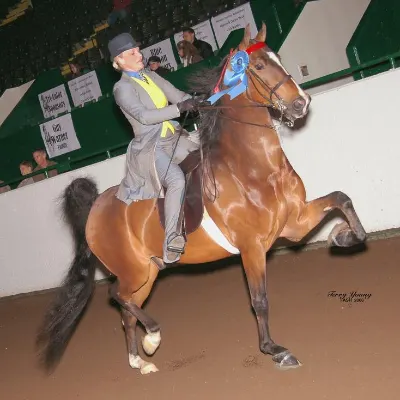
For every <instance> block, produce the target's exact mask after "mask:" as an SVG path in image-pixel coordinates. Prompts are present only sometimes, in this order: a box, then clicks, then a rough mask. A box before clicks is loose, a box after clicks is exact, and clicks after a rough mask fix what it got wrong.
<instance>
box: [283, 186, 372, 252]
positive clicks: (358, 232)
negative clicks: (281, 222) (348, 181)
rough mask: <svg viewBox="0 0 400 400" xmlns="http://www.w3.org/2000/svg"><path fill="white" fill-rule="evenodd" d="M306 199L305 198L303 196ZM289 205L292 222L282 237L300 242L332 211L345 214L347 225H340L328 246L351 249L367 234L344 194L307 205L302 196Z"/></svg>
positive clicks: (334, 195)
mask: <svg viewBox="0 0 400 400" xmlns="http://www.w3.org/2000/svg"><path fill="white" fill-rule="evenodd" d="M304 197H305V196H304ZM296 199H297V201H293V202H292V203H290V205H289V207H292V211H291V213H290V217H289V220H288V222H287V224H286V226H285V227H284V229H283V230H282V233H281V235H280V236H281V237H286V238H288V239H290V240H292V241H299V240H301V239H302V238H303V237H304V236H306V235H307V234H308V233H309V232H310V231H311V230H312V229H314V228H315V227H316V226H317V225H318V224H319V223H320V222H321V221H322V220H323V219H324V218H325V216H326V215H328V214H329V212H330V211H332V210H333V209H339V210H340V211H342V213H343V214H344V216H345V217H346V219H347V221H348V222H342V223H340V224H337V225H336V226H335V227H334V228H333V229H332V231H331V233H330V234H329V237H328V243H329V244H330V245H332V244H334V245H336V246H339V247H350V246H353V245H355V244H358V243H362V242H364V241H365V239H366V232H365V230H364V227H363V226H362V224H361V222H360V220H359V218H358V216H357V213H356V211H355V210H354V207H353V203H352V201H351V199H350V198H349V196H347V195H346V194H345V193H343V192H339V191H338V192H332V193H330V194H328V195H326V196H324V197H319V198H318V199H315V200H312V201H310V202H307V203H305V202H304V201H303V200H302V199H300V198H299V197H297V198H296Z"/></svg>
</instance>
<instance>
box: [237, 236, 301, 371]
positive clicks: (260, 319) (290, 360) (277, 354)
mask: <svg viewBox="0 0 400 400" xmlns="http://www.w3.org/2000/svg"><path fill="white" fill-rule="evenodd" d="M267 250H268V249H266V248H265V246H264V245H262V244H258V245H254V246H253V247H251V248H248V249H246V250H245V251H242V252H241V256H242V261H243V267H244V270H245V272H246V277H247V283H248V285H249V290H250V296H251V304H252V306H253V309H254V311H255V313H256V317H257V324H258V334H259V341H260V350H261V351H262V352H263V353H264V354H271V355H272V360H273V361H274V362H275V363H276V366H277V367H279V368H280V369H289V368H296V367H299V366H301V363H300V362H299V361H298V360H297V358H296V357H295V356H293V355H292V354H291V353H290V351H289V350H288V349H286V348H285V347H283V346H280V345H278V344H276V343H274V341H273V340H272V338H271V334H270V332H269V325H268V313H269V309H268V308H269V305H268V296H267V281H266V264H267V262H266V251H267Z"/></svg>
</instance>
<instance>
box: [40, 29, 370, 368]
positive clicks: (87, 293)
mask: <svg viewBox="0 0 400 400" xmlns="http://www.w3.org/2000/svg"><path fill="white" fill-rule="evenodd" d="M266 36H267V30H266V25H265V23H263V24H262V27H261V28H260V30H259V31H258V33H257V35H256V36H255V38H253V39H252V38H251V34H250V27H249V26H246V28H245V30H244V35H243V38H242V40H241V42H240V43H239V45H238V46H237V47H236V48H235V49H232V50H231V53H230V54H229V55H227V56H226V57H225V58H224V59H223V60H222V61H221V63H220V64H219V65H218V66H217V67H215V68H205V69H204V70H201V71H200V72H197V73H196V74H193V76H192V77H191V85H192V87H193V88H194V89H196V90H198V91H199V93H207V94H208V95H211V97H212V96H214V95H216V94H218V93H223V91H224V90H228V89H229V82H228V83H227V81H226V80H224V79H223V78H224V76H226V74H229V73H230V74H231V75H230V76H232V73H234V72H235V71H234V70H235V68H236V67H237V68H239V70H240V68H242V79H241V80H242V81H246V82H247V86H246V85H245V86H246V87H245V89H243V90H242V91H241V92H240V91H239V92H240V93H236V95H235V96H234V95H232V96H231V94H229V93H228V94H225V95H222V96H221V97H219V98H218V100H217V101H216V102H215V104H212V102H211V101H210V103H211V105H210V104H209V105H208V106H205V105H203V106H200V107H199V122H198V123H199V125H198V132H199V136H200V146H199V149H200V151H199V153H200V155H197V156H196V157H197V162H194V163H193V159H192V165H191V166H188V167H187V168H186V171H185V173H186V177H188V180H187V182H188V183H187V192H186V199H185V207H186V208H185V211H184V218H183V221H182V224H185V227H186V228H185V232H186V233H185V234H186V239H187V244H186V250H185V252H184V254H182V257H181V259H180V262H179V264H178V265H183V266H188V265H193V264H203V263H209V262H214V261H217V260H221V259H225V258H228V257H231V256H232V254H234V253H235V252H236V254H240V256H241V260H242V264H243V268H244V272H245V277H246V281H247V284H248V289H249V294H250V298H251V305H252V308H253V310H254V312H255V316H256V320H257V327H258V338H259V349H260V351H261V352H262V353H263V354H265V355H269V356H271V358H272V361H273V362H274V363H275V365H276V366H277V367H278V368H280V369H282V370H286V369H289V368H297V367H300V366H301V365H302V363H301V362H300V361H299V360H298V359H297V358H296V357H295V356H294V355H293V354H292V352H291V351H290V350H288V349H287V348H286V347H284V346H283V345H281V344H277V343H275V341H274V340H273V339H272V337H271V334H270V329H269V321H268V315H269V304H268V296H267V269H266V268H267V257H266V254H267V252H268V251H269V250H270V249H271V246H272V245H273V244H274V242H275V241H276V240H277V239H279V238H285V239H287V240H289V241H292V242H294V243H296V242H299V241H300V240H302V239H303V238H304V237H306V235H307V234H308V233H310V232H311V231H312V230H313V229H314V228H315V227H317V226H318V225H319V224H320V222H321V221H322V220H323V219H324V218H325V217H326V216H327V215H328V214H329V213H330V212H331V211H332V210H339V211H340V212H341V214H342V216H344V217H345V218H344V219H343V222H339V223H338V224H337V225H335V226H334V227H333V229H332V231H331V232H330V234H329V236H328V241H327V242H328V246H336V247H350V246H354V245H357V244H360V243H363V242H364V241H365V240H366V232H365V230H364V228H363V226H362V224H361V222H360V220H359V218H358V216H357V213H356V211H355V209H354V206H353V203H352V201H351V199H350V198H349V196H348V195H346V194H345V193H343V192H341V191H335V192H331V193H329V194H327V195H325V196H323V197H319V198H316V199H314V200H311V201H307V200H306V191H305V187H304V184H303V182H302V180H301V178H300V176H299V175H298V174H297V173H296V172H295V170H294V169H293V167H292V166H291V164H290V162H289V160H288V159H287V157H286V155H285V153H284V151H283V149H282V148H281V145H280V139H279V136H278V133H277V130H276V126H275V125H274V123H273V118H272V116H271V115H272V114H271V113H272V112H274V110H276V111H278V112H279V113H280V115H281V120H282V121H285V123H286V124H287V125H289V126H293V124H294V122H295V121H296V120H300V119H303V118H304V117H305V116H306V115H307V114H308V111H309V107H310V102H311V97H310V96H309V95H308V94H307V93H305V92H304V91H303V90H302V89H301V88H300V86H299V85H298V84H297V83H296V82H295V80H294V79H293V77H292V76H291V75H290V74H289V73H288V71H287V70H286V69H285V68H284V66H283V65H282V62H281V59H280V57H279V56H278V54H277V53H276V52H274V51H272V50H271V48H269V46H268V45H267V43H266ZM250 49H251V50H250ZM246 54H247V56H248V59H247V61H248V63H247V64H246V57H247V56H246ZM236 55H238V57H236V61H237V60H238V59H241V61H240V62H239V61H237V62H236V64H235V63H232V60H234V59H235V56H236ZM238 82H239V81H238ZM238 84H239V83H238ZM189 157H190V156H189ZM189 157H188V158H189ZM185 161H186V160H185ZM182 164H183V163H182ZM199 182H200V183H201V185H200V184H199ZM116 190H117V186H114V187H111V188H108V189H107V190H105V191H104V192H103V193H101V194H100V193H99V192H98V189H97V186H96V183H95V182H94V181H93V180H92V179H91V178H89V177H79V178H76V179H75V180H73V181H72V182H71V183H70V184H69V185H68V186H67V187H66V189H65V191H64V192H63V197H62V199H63V202H62V212H63V215H64V217H65V219H66V221H67V223H68V224H69V226H70V228H71V231H72V234H73V237H74V240H75V256H74V259H73V261H72V262H71V265H70V268H69V270H68V273H67V274H66V277H65V279H64V281H63V284H62V285H61V287H60V288H59V293H58V295H57V297H56V298H55V299H54V302H53V304H52V306H51V307H50V309H49V311H48V312H47V313H46V315H45V317H44V320H43V322H42V325H41V327H40V329H39V332H38V334H37V339H36V343H37V346H38V347H39V348H40V350H39V353H40V359H41V362H42V364H43V366H44V368H46V369H47V370H54V369H55V368H56V366H57V365H58V363H59V361H60V359H61V358H62V355H63V354H64V352H65V350H66V347H67V344H68V342H69V340H70V338H71V337H72V335H73V332H74V330H75V328H76V326H77V324H78V321H79V318H80V317H81V316H82V315H83V313H84V311H85V310H86V306H87V305H88V303H89V300H90V298H91V296H92V293H93V290H94V286H95V279H94V277H95V270H96V268H97V267H99V266H102V267H105V268H106V269H107V270H108V271H109V273H110V275H111V276H114V277H115V282H113V283H111V285H110V290H109V294H110V296H111V298H112V299H114V300H115V301H116V302H117V304H118V305H119V307H120V310H121V318H122V325H123V328H124V331H125V336H126V342H127V351H128V356H129V357H128V360H129V364H130V366H131V367H132V368H134V369H138V370H139V371H140V373H141V374H148V373H151V372H156V371H158V368H157V367H156V366H155V364H153V363H151V362H149V361H146V360H144V359H143V358H141V357H140V356H139V354H138V344H137V339H136V333H135V332H136V325H137V322H138V321H139V322H140V323H141V324H142V325H143V326H144V328H145V329H146V334H145V335H144V337H143V339H142V347H143V350H144V351H145V353H146V354H147V355H148V356H152V355H153V354H154V353H155V352H156V350H157V348H158V347H159V346H160V342H161V331H160V326H159V324H158V323H157V322H156V321H155V320H154V319H153V318H152V317H151V316H149V315H148V314H147V313H146V312H145V311H144V309H143V308H142V305H143V303H144V302H145V300H146V299H147V297H148V296H149V294H150V292H151V289H152V286H153V284H154V282H155V280H156V278H157V276H158V274H159V273H160V270H162V269H163V268H164V267H165V266H163V265H162V258H161V255H162V243H163V238H164V230H163V228H164V226H163V218H162V212H163V203H162V199H160V198H157V199H146V200H142V201H137V202H133V203H132V204H131V205H129V206H127V205H126V204H125V203H123V202H121V201H120V200H118V199H117V198H116V197H115V193H116ZM210 193H212V194H210ZM189 199H190V200H191V203H190V201H189ZM191 218H192V219H191ZM202 218H203V220H204V218H208V220H209V221H211V223H212V224H214V226H215V227H216V228H217V229H218V230H219V233H220V234H221V235H222V240H225V242H226V245H223V244H221V243H222V242H221V241H218V240H216V239H215V237H213V236H212V234H210V232H209V231H207V229H206V228H205V225H203V224H200V222H201V221H202Z"/></svg>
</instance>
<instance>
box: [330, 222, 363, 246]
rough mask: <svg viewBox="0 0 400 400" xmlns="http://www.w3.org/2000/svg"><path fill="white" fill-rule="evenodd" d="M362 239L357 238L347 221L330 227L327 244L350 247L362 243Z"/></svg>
mask: <svg viewBox="0 0 400 400" xmlns="http://www.w3.org/2000/svg"><path fill="white" fill-rule="evenodd" d="M364 240H365V238H364ZM364 240H360V239H358V238H357V236H356V235H355V233H354V232H353V231H352V230H351V229H350V227H349V226H348V225H347V223H346V222H342V223H340V224H337V225H336V226H335V227H334V228H333V229H332V232H331V233H330V234H329V237H328V244H329V246H338V247H351V246H354V245H356V244H359V243H362V242H363V241H364Z"/></svg>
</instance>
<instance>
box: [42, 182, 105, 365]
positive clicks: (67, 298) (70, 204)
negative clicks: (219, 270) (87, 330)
mask: <svg viewBox="0 0 400 400" xmlns="http://www.w3.org/2000/svg"><path fill="white" fill-rule="evenodd" d="M97 196H98V190H97V186H96V184H95V183H94V182H93V181H92V180H90V179H87V178H78V179H75V180H74V181H73V182H71V184H70V185H69V186H68V187H67V188H66V189H65V191H64V193H63V196H62V211H63V215H64V217H65V219H66V222H67V223H68V225H69V226H70V228H71V231H72V234H73V237H74V239H75V256H74V259H73V261H72V263H71V266H70V268H69V271H68V273H67V275H66V277H65V279H64V281H63V283H62V286H61V288H60V289H59V293H58V295H57V297H56V299H55V300H54V302H53V304H52V306H51V308H50V310H49V311H48V312H47V314H46V315H45V318H44V320H43V324H42V326H41V328H40V330H39V333H38V336H37V341H36V343H37V345H38V346H39V347H42V348H43V352H42V354H41V356H40V358H41V362H42V363H43V365H44V367H45V368H46V369H47V370H51V369H54V368H55V367H56V366H57V364H58V363H59V361H60V359H61V357H62V355H63V354H64V351H65V349H66V347H67V345H68V342H69V340H70V339H71V337H72V334H73V332H74V330H75V327H76V326H77V324H78V322H79V319H80V317H81V315H82V314H83V311H84V309H85V307H86V305H87V303H88V301H89V299H90V298H91V295H92V293H93V290H94V275H95V270H96V265H97V262H98V260H97V258H96V256H95V255H94V254H93V253H92V252H91V251H90V249H89V246H88V243H87V241H86V235H85V227H86V223H87V219H88V216H89V212H90V209H91V207H92V205H93V203H94V202H95V200H96V198H97Z"/></svg>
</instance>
